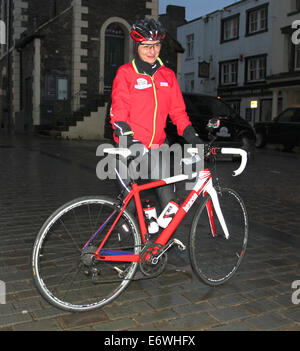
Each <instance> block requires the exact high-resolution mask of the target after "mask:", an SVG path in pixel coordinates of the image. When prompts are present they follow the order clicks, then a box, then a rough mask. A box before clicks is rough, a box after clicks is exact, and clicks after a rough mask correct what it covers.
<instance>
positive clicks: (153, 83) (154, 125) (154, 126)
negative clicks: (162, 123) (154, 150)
mask: <svg viewBox="0 0 300 351" xmlns="http://www.w3.org/2000/svg"><path fill="white" fill-rule="evenodd" d="M150 78H151V80H152V86H153V93H154V100H155V108H154V118H153V134H152V139H151V141H150V144H149V145H148V149H149V148H150V147H151V145H152V143H153V140H154V136H155V131H156V115H157V94H156V87H155V82H154V78H153V77H151V76H150Z"/></svg>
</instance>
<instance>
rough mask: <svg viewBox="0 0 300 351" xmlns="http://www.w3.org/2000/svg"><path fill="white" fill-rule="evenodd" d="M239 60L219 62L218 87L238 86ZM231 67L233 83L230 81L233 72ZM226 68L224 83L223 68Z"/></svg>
mask: <svg viewBox="0 0 300 351" xmlns="http://www.w3.org/2000/svg"><path fill="white" fill-rule="evenodd" d="M238 62H239V60H238V59H233V60H227V61H221V62H219V85H220V86H223V87H228V86H237V85H238V69H239V64H238ZM233 65H234V66H235V69H236V71H235V73H234V74H235V81H234V80H233V79H232V77H233V70H232V67H233ZM226 66H227V67H228V74H227V75H228V78H229V79H228V82H225V79H224V67H226Z"/></svg>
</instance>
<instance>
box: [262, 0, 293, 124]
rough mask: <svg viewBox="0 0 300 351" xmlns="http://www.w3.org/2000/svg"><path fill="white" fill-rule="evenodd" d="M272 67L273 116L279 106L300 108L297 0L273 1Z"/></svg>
mask: <svg viewBox="0 0 300 351" xmlns="http://www.w3.org/2000/svg"><path fill="white" fill-rule="evenodd" d="M273 2H274V23H273V28H272V53H271V55H272V66H271V75H270V76H269V77H267V83H268V85H269V88H270V90H271V91H272V93H273V99H272V101H273V108H272V117H273V118H274V117H275V116H276V115H277V114H278V113H279V112H280V107H281V106H282V109H286V108H287V107H291V106H293V107H300V0H285V1H281V0H274V1H273Z"/></svg>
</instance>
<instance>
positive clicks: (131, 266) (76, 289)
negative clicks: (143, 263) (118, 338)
mask: <svg viewBox="0 0 300 351" xmlns="http://www.w3.org/2000/svg"><path fill="white" fill-rule="evenodd" d="M119 212H120V211H119V209H118V207H117V204H116V202H115V200H113V199H110V198H109V197H105V196H100V197H82V198H78V199H75V200H73V201H70V202H68V203H66V204H65V205H63V206H62V207H60V208H59V209H58V210H57V211H55V212H54V213H53V214H52V215H51V216H50V217H49V218H48V219H47V221H46V222H45V223H44V225H43V227H42V228H41V230H40V232H39V233H38V235H37V238H36V241H35V243H34V247H33V253H32V268H33V277H34V280H35V283H36V285H37V288H38V290H39V292H40V293H41V295H42V296H43V297H44V298H45V299H46V300H47V301H48V302H50V303H51V304H52V305H54V306H56V307H58V308H61V309H63V310H67V311H72V312H82V311H90V310H94V309H96V308H99V307H102V306H104V305H106V304H108V303H110V302H111V301H112V300H113V299H115V298H116V297H117V296H119V295H120V294H121V292H122V291H123V290H124V289H125V288H126V287H127V285H128V284H129V282H130V280H131V279H132V278H133V276H134V274H135V271H136V269H137V267H138V263H136V262H110V261H105V262H104V261H101V262H100V261H95V259H94V258H93V254H94V253H95V251H96V250H97V249H98V247H99V245H100V243H101V242H102V240H103V238H104V236H105V235H106V233H107V231H108V229H109V228H110V227H111V225H112V223H113V222H114V220H115V219H116V217H117V215H118V213H119ZM100 227H102V229H101V230H100V231H99V233H98V234H97V235H96V236H95V238H94V239H93V240H92V241H91V242H90V243H89V245H88V246H87V247H86V248H85V249H83V247H84V245H85V244H86V243H87V241H88V240H89V239H90V238H91V237H92V236H93V234H94V233H95V232H96V231H97V230H98V229H99V228H100ZM103 249H104V250H111V251H112V250H121V251H126V252H130V253H132V254H139V253H140V249H141V241H140V235H139V230H138V227H137V225H136V222H135V220H134V219H133V218H132V215H131V214H130V213H129V212H127V211H126V210H125V211H124V212H123V214H122V216H121V217H120V219H119V221H118V222H117V224H116V227H115V228H114V230H113V231H112V233H111V235H110V236H109V238H108V240H107V242H106V244H105V245H104V247H103ZM99 284H101V286H99Z"/></svg>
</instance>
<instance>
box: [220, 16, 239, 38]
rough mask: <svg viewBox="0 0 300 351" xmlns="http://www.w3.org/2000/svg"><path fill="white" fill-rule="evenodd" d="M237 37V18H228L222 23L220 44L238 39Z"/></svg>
mask: <svg viewBox="0 0 300 351" xmlns="http://www.w3.org/2000/svg"><path fill="white" fill-rule="evenodd" d="M238 37H239V16H234V17H230V18H227V19H224V20H223V21H222V34H221V38H222V42H224V41H228V40H233V39H238Z"/></svg>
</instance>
